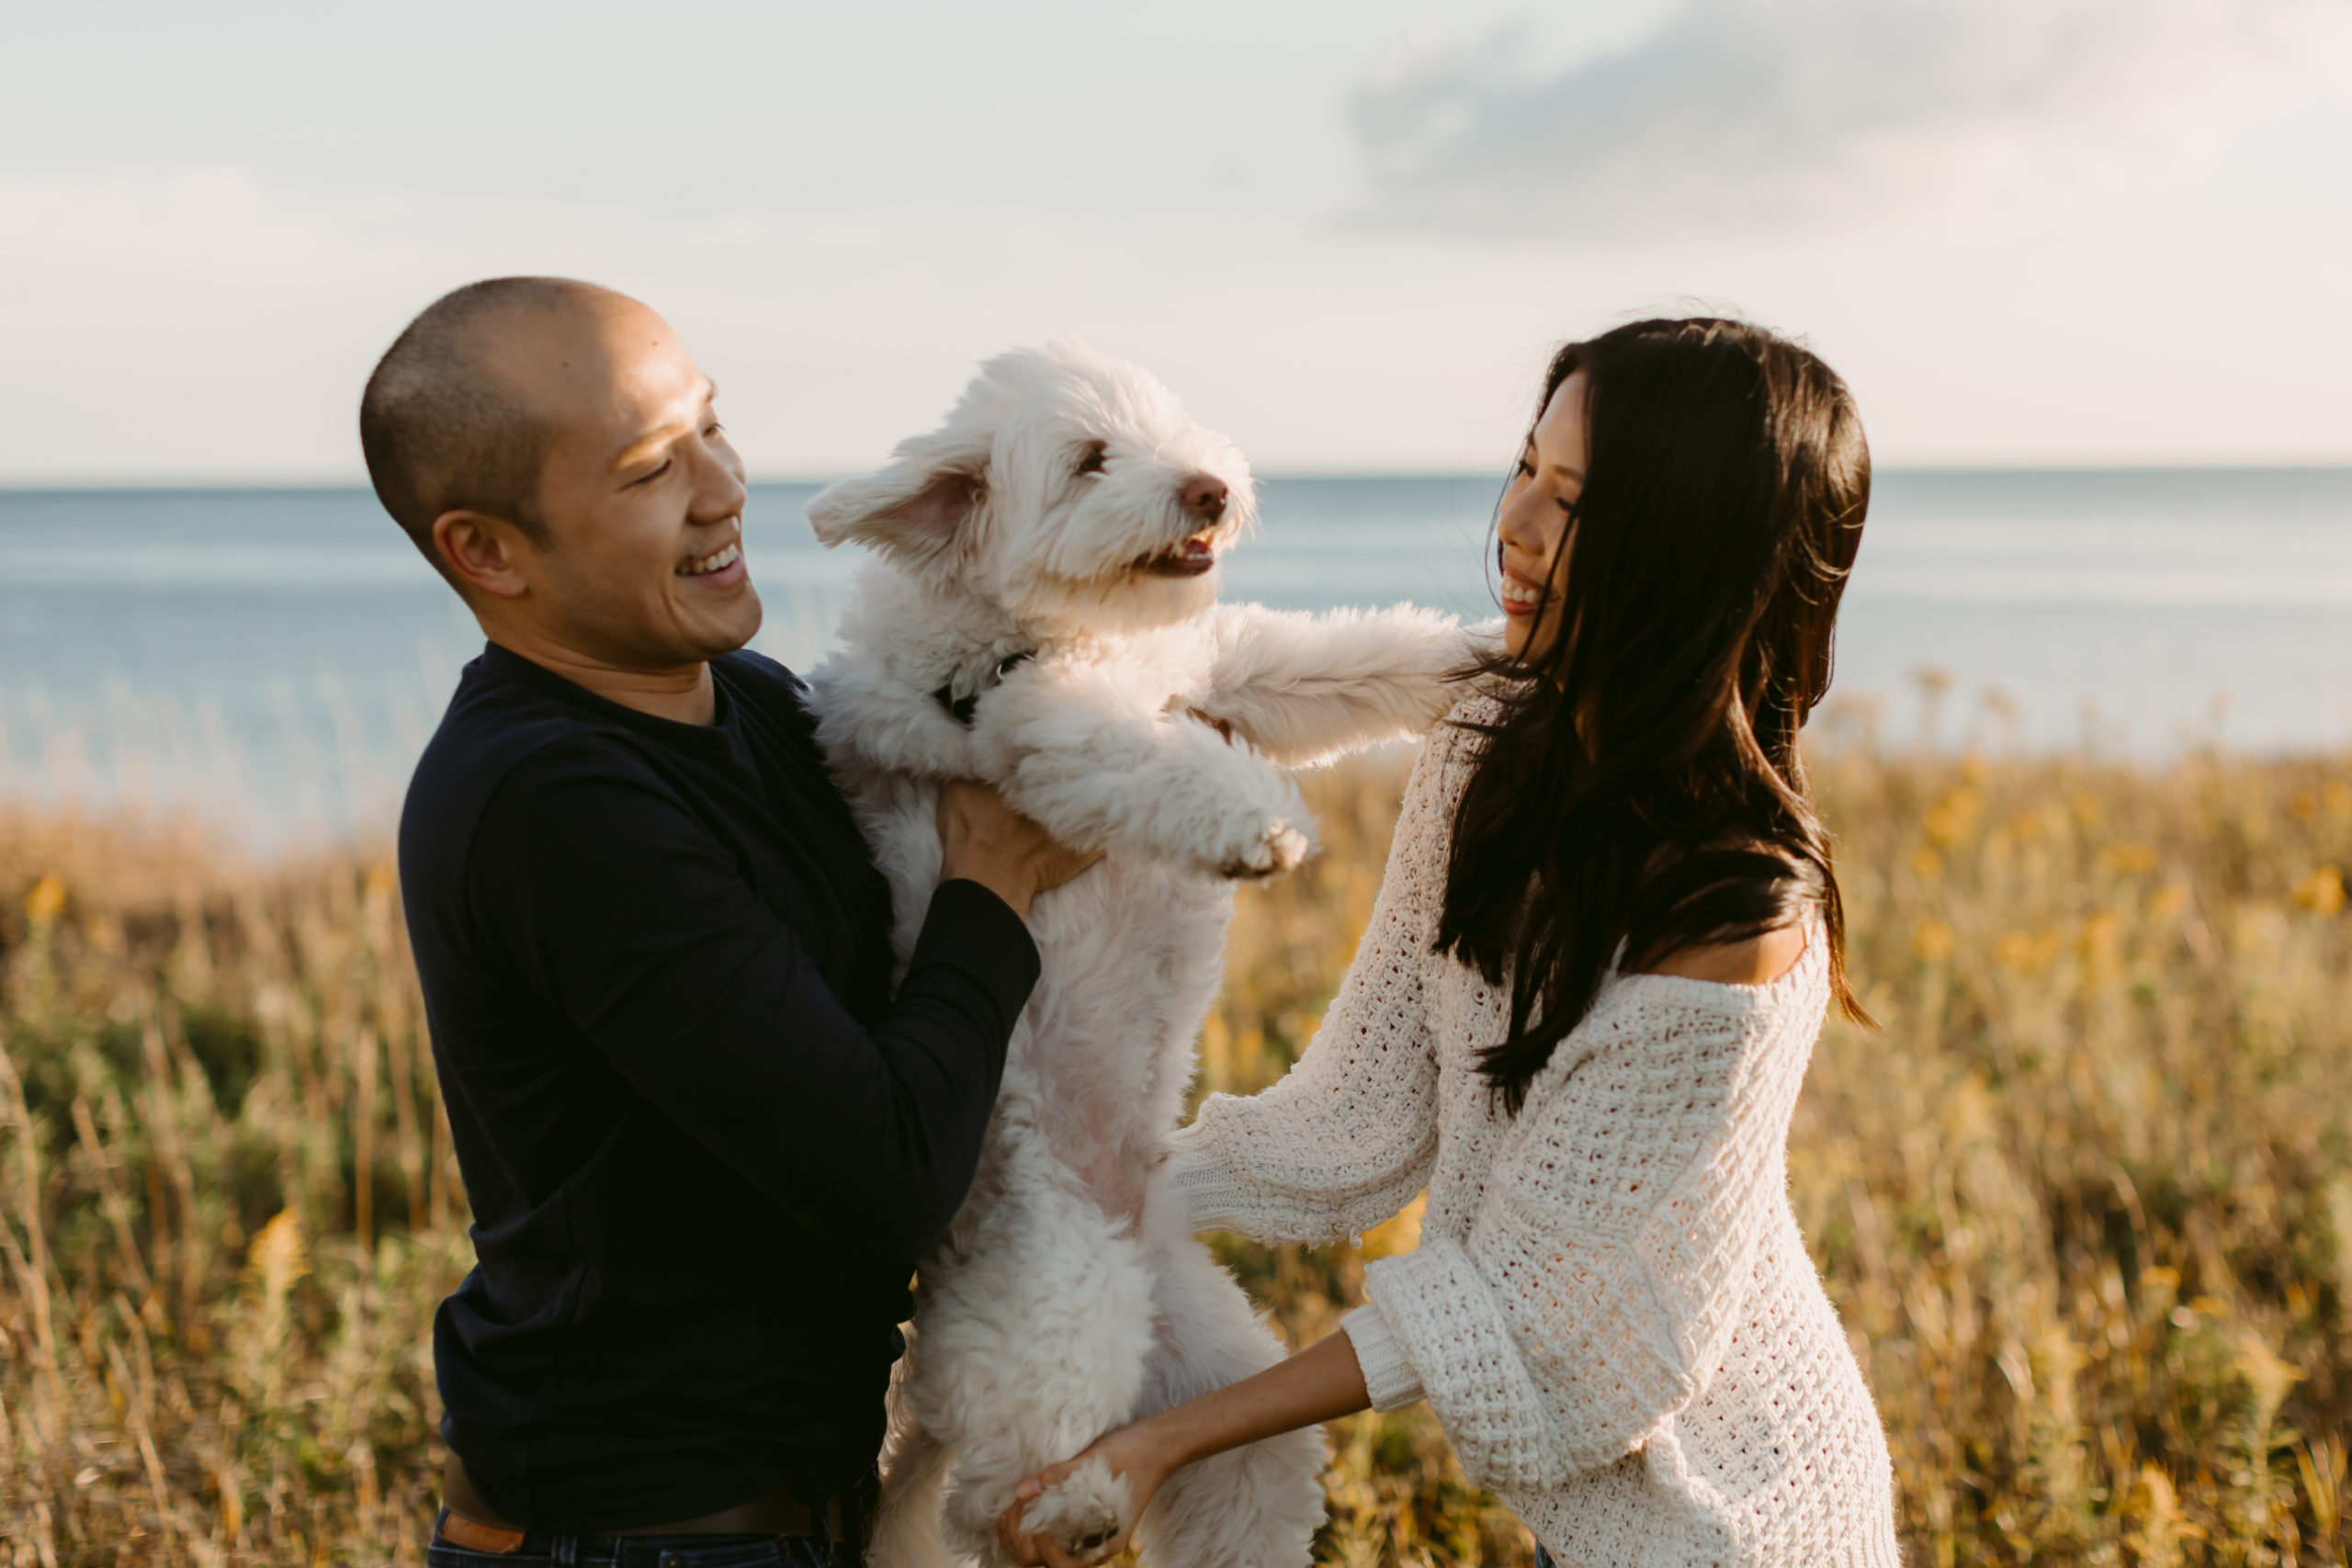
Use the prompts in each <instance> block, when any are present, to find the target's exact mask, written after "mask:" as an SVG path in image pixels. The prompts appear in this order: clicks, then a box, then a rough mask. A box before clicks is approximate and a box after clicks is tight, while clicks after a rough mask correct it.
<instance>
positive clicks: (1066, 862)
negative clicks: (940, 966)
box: [938, 779, 1103, 919]
mask: <svg viewBox="0 0 2352 1568" xmlns="http://www.w3.org/2000/svg"><path fill="white" fill-rule="evenodd" d="M938 819H939V849H940V861H939V879H940V880H941V881H942V882H946V881H950V880H952V879H954V878H957V877H963V878H967V879H968V880H970V881H973V882H977V883H978V884H979V885H980V886H983V887H985V888H987V889H988V890H989V892H991V893H993V894H995V895H996V896H997V897H1000V898H1001V899H1003V900H1004V901H1005V902H1006V903H1007V904H1009V905H1011V906H1012V912H1013V913H1014V914H1016V915H1019V916H1020V917H1021V918H1022V919H1028V918H1029V904H1030V901H1031V900H1032V899H1034V898H1035V897H1037V895H1038V894H1040V893H1043V892H1044V891H1045V890H1046V888H1048V887H1058V886H1061V885H1062V884H1063V883H1065V882H1068V881H1069V879H1070V878H1071V877H1073V876H1076V875H1077V874H1079V873H1080V872H1081V871H1084V870H1085V869H1086V868H1087V867H1088V866H1090V865H1092V864H1093V863H1095V862H1096V861H1098V860H1101V859H1102V858H1103V852H1102V851H1100V850H1073V849H1071V848H1070V847H1069V846H1068V845H1067V844H1064V843H1062V842H1060V841H1059V840H1056V839H1055V838H1054V837H1053V836H1052V835H1051V834H1049V833H1047V832H1046V829H1043V828H1040V827H1039V826H1037V824H1036V823H1035V822H1032V821H1031V820H1029V818H1026V817H1023V816H1022V815H1021V813H1019V812H1018V811H1015V810H1013V809H1012V807H1010V806H1007V805H1006V804H1005V803H1004V799H1003V797H1002V796H1001V795H998V794H997V792H996V791H995V790H994V789H992V788H990V787H989V785H987V784H972V783H970V782H968V781H967V780H963V779H951V780H949V781H948V782H947V783H946V784H942V785H940V787H939V818H938Z"/></svg>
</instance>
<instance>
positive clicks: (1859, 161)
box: [1351, 0, 2352, 240]
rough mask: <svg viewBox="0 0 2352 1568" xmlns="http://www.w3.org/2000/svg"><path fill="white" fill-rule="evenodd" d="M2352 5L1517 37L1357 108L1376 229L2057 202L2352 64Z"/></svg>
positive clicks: (2112, 7) (1967, 3) (2102, 5)
mask: <svg viewBox="0 0 2352 1568" xmlns="http://www.w3.org/2000/svg"><path fill="white" fill-rule="evenodd" d="M2347 24H2352V3H2347V0H1684V3H1683V4H1682V5H1681V6H1679V8H1677V9H1675V10H1673V11H1672V12H1670V13H1669V14H1668V16H1667V17H1666V18H1665V19H1664V20H1663V21H1662V22H1661V23H1660V24H1659V25H1658V26H1657V28H1655V29H1654V30H1652V31H1651V32H1650V33H1648V34H1647V35H1646V36H1645V37H1643V38H1641V39H1639V40H1638V41H1636V42H1634V43H1633V44H1632V45H1630V46H1629V47H1625V48H1623V49H1619V50H1616V51H1611V52H1609V53H1606V54H1602V55H1600V56H1597V57H1593V58H1588V59H1585V60H1581V61H1578V62H1575V63H1573V64H1570V65H1567V66H1566V67H1564V68H1558V69H1555V70H1551V71H1548V72H1543V71H1538V72H1533V73H1531V72H1529V71H1528V70H1527V69H1526V67H1525V66H1524V64H1523V63H1522V62H1524V61H1525V60H1527V59H1528V57H1529V56H1530V55H1532V53H1533V52H1534V39H1533V36H1532V33H1531V32H1530V31H1529V30H1528V29H1527V28H1509V29H1504V30H1502V31H1498V32H1497V33H1494V34H1491V35H1489V36H1488V37H1487V38H1485V39H1480V40H1477V41H1475V42H1472V43H1468V44H1456V45H1451V46H1444V45H1441V46H1437V47H1433V48H1424V49H1421V50H1419V51H1414V52H1411V53H1408V54H1406V55H1403V56H1400V57H1398V58H1397V59H1394V60H1392V61H1391V62H1389V63H1388V64H1387V65H1386V66H1385V67H1384V68H1382V69H1381V70H1379V71H1377V72H1375V73H1374V74H1373V75H1372V76H1370V77H1369V78H1368V79H1366V80H1365V81H1363V82H1362V83H1360V84H1359V85H1358V86H1357V87H1356V89H1355V91H1354V93H1353V95H1352V98H1351V111H1352V116H1353V119H1354V123H1355V129H1356V132H1357V135H1358V139H1359V141H1360V144H1361V147H1362V150H1363V153H1364V155H1365V158H1366V162H1367V164H1368V168H1369V173H1370V175H1371V180H1372V185H1373V191H1374V195H1373V199H1372V202H1371V203H1370V205H1369V208H1368V209H1366V211H1365V212H1364V213H1363V216H1365V217H1368V218H1370V219H1371V220H1374V221H1375V222H1380V223H1385V224H1395V225H1402V226H1409V227H1433V228H1452V229H1470V230H1478V231H1498V232H1513V231H1516V232H1525V233H1566V234H1574V235H1579V236H1585V237H1590V238H1596V239H1603V240H1645V239H1651V238H1655V237H1658V236H1661V235H1688V234H1691V233H1693V232H1703V231H1710V230H1724V229H1745V230H1754V229H1758V228H1762V229H1770V228H1775V227H1780V226H1782V225H1785V224H1788V223H1791V222H1798V221H1803V222H1813V221H1816V220H1822V219H1825V218H1834V219H1853V218H1857V217H1867V216H1870V215H1872V214H1876V213H1883V212H1884V211H1887V210H1889V209H1917V208H1919V207H1922V206H1936V205H1943V204H1949V203H1952V202H1970V201H1978V202H1985V201H1989V202H1992V203H1996V204H2002V203H2007V202H2010V201H2014V200H2018V199H2020V198H2023V199H2033V198H2035V197H2042V198H2046V197H2048V196H2049V195H2050V194H2052V193H2053V192H2063V191H2064V190H2068V189H2073V188H2079V187H2080V186H2082V185H2083V184H2084V183H2085V182H2086V180H2097V179H2099V178H2103V177H2111V176H2113V175H2116V174H2118V173H2131V172H2133V171H2146V170H2149V169H2163V168H2177V167H2179V166H2180V165H2181V164H2184V163H2194V162H2195V161H2196V160H2197V159H2198V158H2199V156H2200V155H2201V154H2203V153H2205V152H2210V151H2211V149H2212V148H2213V147H2214V146H2215V145H2216V144H2217V143H2218V142H2219V141H2220V140H2221V139H2222V138H2223V137H2225V136H2226V135H2227V134H2228V132H2229V131H2230V130H2231V129H2232V128H2233V126H2234V125H2235V124H2237V123H2238V122H2239V121H2241V120H2242V119H2243V118H2245V117H2246V116H2247V115H2249V114H2251V113H2256V112H2259V111H2260V110H2261V109H2262V108H2263V107H2265V106H2266V105H2270V104H2275V103H2276V102H2277V101H2278V96H2279V89H2280V86H2281V85H2282V84H2283V83H2308V82H2311V81H2312V80H2315V79H2318V78H2321V77H2323V76H2324V74H2325V73H2327V72H2328V71H2329V70H2330V69H2331V68H2338V69H2336V71H2335V73H2336V77H2337V82H2338V85H2339V86H2340V85H2341V81H2342V77H2343V72H2342V71H2341V70H2340V66H2341V64H2342V62H2343V61H2344V59H2345V56H2344V54H2343V53H2342V51H2340V50H2339V49H2336V48H2335V47H2334V46H2335V45H2337V44H2340V43H2341V42H2342V41H2343V40H2344V39H2345V38H2346V32H2347V30H2352V29H2348V28H2347Z"/></svg>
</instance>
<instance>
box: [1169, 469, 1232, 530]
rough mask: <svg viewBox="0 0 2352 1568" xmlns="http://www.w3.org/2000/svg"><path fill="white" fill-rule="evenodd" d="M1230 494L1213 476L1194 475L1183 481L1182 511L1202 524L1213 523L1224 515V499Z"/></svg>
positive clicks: (1223, 484)
mask: <svg viewBox="0 0 2352 1568" xmlns="http://www.w3.org/2000/svg"><path fill="white" fill-rule="evenodd" d="M1229 493H1231V492H1230V491H1227V489H1226V488H1225V481H1224V480H1223V479H1219V478H1217V477H1216V475H1215V474H1194V475H1193V477H1192V478H1191V479H1186V480H1185V481H1184V489H1183V491H1182V492H1181V496H1180V499H1181V500H1182V502H1183V506H1184V510H1185V511H1187V512H1189V513H1192V514H1193V516H1195V517H1197V518H1199V519H1200V520H1201V521H1202V522H1204V523H1214V522H1216V520H1217V519H1218V518H1220V517H1223V516H1224V515H1225V502H1226V497H1227V495H1228V494H1229Z"/></svg>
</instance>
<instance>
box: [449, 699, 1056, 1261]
mask: <svg viewBox="0 0 2352 1568" xmlns="http://www.w3.org/2000/svg"><path fill="white" fill-rule="evenodd" d="M470 860H471V864H470V867H469V874H468V876H467V879H466V880H467V886H468V889H469V900H470V902H471V903H472V906H473V919H475V921H476V922H477V924H478V926H479V929H480V930H481V932H482V937H483V940H484V942H487V943H491V944H493V946H494V950H495V951H498V952H501V953H503V954H504V955H505V961H506V962H507V963H508V964H511V965H512V966H513V967H514V968H515V971H516V972H517V973H518V975H519V976H521V977H522V978H523V979H524V980H525V981H526V983H527V985H528V986H529V988H530V989H531V990H532V991H533V992H534V993H536V994H537V996H539V997H540V998H544V999H545V1001H546V1003H547V1005H548V1006H549V1007H550V1008H552V1009H553V1010H555V1011H556V1012H557V1013H559V1014H560V1015H561V1016H562V1017H563V1018H564V1019H565V1020H566V1021H569V1022H570V1023H571V1026H572V1027H573V1028H574V1029H576V1030H578V1031H579V1032H580V1033H581V1034H582V1035H583V1036H585V1038H586V1039H587V1040H588V1041H589V1042H590V1043H592V1044H593V1045H594V1048H595V1049H596V1050H597V1051H598V1052H599V1053H601V1054H602V1055H604V1056H605V1059H606V1060H608V1061H609V1062H610V1063H611V1064H612V1066H613V1067H614V1068H615V1069H616V1071H617V1072H618V1073H619V1074H620V1076H621V1077H623V1078H625V1079H627V1080H628V1082H629V1083H630V1084H631V1085H633V1086H634V1087H635V1088H636V1089H637V1090H638V1091H639V1093H641V1094H643V1095H644V1096H645V1098H646V1099H647V1100H649V1101H650V1102H651V1103H652V1105H653V1107H654V1108H655V1109H656V1110H657V1111H660V1113H661V1114H662V1115H663V1116H666V1117H668V1118H669V1119H670V1120H671V1121H672V1122H674V1123H675V1124H676V1125H677V1126H678V1127H679V1128H680V1129H681V1130H682V1131H683V1132H684V1133H685V1134H686V1135H687V1136H689V1137H691V1138H693V1139H694V1140H695V1142H697V1143H699V1144H701V1145H703V1146H704V1147H706V1148H707V1149H708V1150H710V1151H711V1152H712V1153H713V1154H714V1155H716V1156H718V1158H719V1159H721V1160H723V1161H725V1162H726V1163H727V1164H728V1165H729V1166H730V1167H732V1168H734V1169H735V1170H736V1171H737V1172H738V1173H739V1174H740V1175H741V1176H742V1177H743V1178H744V1179H746V1180H747V1181H749V1182H751V1183H752V1186H754V1187H756V1188H757V1189H759V1190H761V1191H762V1192H763V1193H764V1194H765V1195H766V1196H767V1197H768V1198H769V1199H770V1200H771V1201H774V1202H775V1204H776V1205H777V1206H778V1207H780V1208H782V1209H783V1210H784V1211H785V1212H786V1213H789V1214H790V1215H791V1216H792V1217H793V1218H794V1219H795V1220H796V1221H797V1222H798V1223H799V1224H802V1225H804V1226H805V1227H807V1228H808V1229H809V1231H810V1232H811V1233H813V1234H814V1235H817V1236H819V1237H820V1239H823V1240H825V1241H827V1242H828V1243H830V1244H831V1245H833V1246H836V1247H841V1248H842V1249H843V1250H844V1251H847V1252H850V1253H853V1254H855V1255H858V1256H866V1257H879V1258H916V1257H920V1256H922V1254H923V1253H924V1252H926V1251H928V1250H929V1249H930V1247H931V1246H932V1244H933V1242H934V1241H936V1240H937V1239H938V1236H939V1235H940V1234H941V1233H942V1232H943V1231H944V1230H945V1229H946V1227H947V1224H948V1222H949V1221H950V1220H951V1219H953V1218H954V1217H955V1213H956V1208H957V1206H958V1205H960V1204H961V1203H962V1201H963V1200H964V1195H965V1191H966V1190H967V1188H968V1187H969V1186H970V1184H971V1179H972V1173H973V1171H974V1170H975V1169H976V1168H978V1162H979V1153H980V1145H981V1141H982V1138H983V1137H984V1135H985V1134H986V1131H987V1127H988V1119H989V1111H990V1108H991V1107H992V1106H993V1105H994V1103H995V1100H996V1091H997V1086H998V1081H999V1079H1000V1077H1001V1075H1002V1073H1003V1069H1004V1057H1005V1049H1006V1045H1007V1043H1008V1042H1009V1041H1010V1039H1011V1038H1012V1029H1013V1026H1014V1024H1015V1023H1016V1022H1017V1021H1019V1018H1020V1014H1021V1010H1022V1007H1023V1005H1024V1004H1025V1002H1026V1001H1027V999H1028V996H1029V992H1030V989H1031V987H1033V986H1034V985H1035V983H1036V978H1037V973H1038V964H1037V951H1036V947H1035V944H1034V943H1033V942H1031V940H1030V937H1029V932H1028V929H1027V928H1026V927H1025V926H1024V925H1023V923H1022V921H1021V919H1020V917H1018V916H1017V915H1015V914H1014V913H1013V912H1012V910H1011V909H1010V908H1007V907H1006V906H1005V904H1004V902H1003V900H1001V899H1000V898H998V897H996V896H995V895H994V894H993V893H990V892H989V890H988V889H987V888H985V887H982V886H979V885H978V884H977V883H970V882H948V883H944V884H943V885H942V886H940V888H939V890H938V892H937V893H936V894H935V895H934V896H933V899H932V903H931V908H930V912H929V915H928V918H927V919H926V920H925V922H924V925H923V929H922V934H921V936H920V937H919V938H918V939H917V941H916V943H915V949H914V954H913V958H912V961H911V962H910V964H909V966H908V969H907V973H906V976H905V978H904V979H903V980H901V981H900V982H899V988H898V992H897V995H896V997H895V998H893V1000H892V1001H891V1004H890V1006H889V1009H888V1012H887V1013H886V1014H885V1015H884V1016H883V1017H881V1018H880V1019H879V1020H878V1021H876V1023H875V1025H874V1027H872V1028H871V1029H868V1028H867V1027H866V1026H865V1025H864V1024H863V1023H861V1022H860V1021H858V1020H857V1019H856V1018H854V1017H853V1016H852V1015H851V1014H850V1013H849V1011H848V1010H846V1009H845V1008H843V1007H842V1004H841V1002H840V1000H839V999H838V998H836V997H835V996H834V995H833V992H832V990H831V987H829V986H828V985H827V984H826V981H825V978H824V976H823V975H822V974H821V973H820V972H819V970H818V968H817V966H816V964H815V963H814V962H813V961H812V960H811V958H810V957H809V953H808V951H807V949H806V948H805V947H804V945H803V943H802V941H801V937H800V933H799V932H798V931H796V930H795V929H794V928H793V926H792V924H791V922H790V921H788V920H786V919H782V918H780V917H779V916H778V915H777V913H776V912H775V909H773V908H771V907H770V906H769V905H768V904H767V903H766V902H765V901H763V899H762V898H761V897H760V895H759V894H758V893H757V892H756V891H755V890H754V889H753V888H752V885H751V884H750V883H749V881H747V880H746V878H745V877H744V875H743V874H742V873H741V870H740V869H739V868H738V867H737V865H736V863H735V862H734V860H733V858H732V856H731V855H730V854H729V852H728V851H727V850H726V849H725V848H724V847H723V846H722V845H721V844H720V843H719V841H718V840H717V839H716V838H715V837H714V836H713V835H712V834H711V833H710V832H709V831H708V829H706V828H705V827H704V826H703V824H702V823H701V821H700V820H699V819H698V818H696V817H695V815H694V813H693V812H692V811H691V810H690V809H688V808H687V807H686V806H685V805H684V803H683V802H682V801H680V800H678V799H677V798H676V797H675V796H674V795H672V794H670V793H669V791H668V790H667V788H666V787H665V786H664V785H663V784H662V782H661V781H660V780H659V779H658V778H656V777H654V776H653V775H652V774H651V773H650V772H645V773H643V774H642V776H640V774H639V773H638V772H634V771H632V770H631V769H630V768H629V767H628V765H627V764H626V763H625V762H616V761H614V760H613V759H611V758H609V757H607V756H606V755H605V754H604V753H603V752H602V751H601V750H598V749H595V748H589V747H571V746H567V745H557V746H551V747H548V748H544V749H542V750H540V751H539V752H538V753H537V754H536V755H535V756H534V757H533V758H532V759H531V760H530V761H529V762H528V763H526V765H525V766H524V768H522V769H518V770H517V772H516V774H515V775H514V776H511V777H510V779H509V781H508V782H507V783H506V784H504V785H503V786H502V788H501V791H500V794H499V795H498V796H497V797H496V798H495V799H494V800H493V801H492V805H491V807H490V809H489V810H488V811H487V812H486V813H485V814H484V816H483V818H482V821H481V828H480V829H479V831H478V833H477V836H476V841H475V844H474V847H473V850H472V852H471V857H470Z"/></svg>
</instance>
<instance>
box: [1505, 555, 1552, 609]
mask: <svg viewBox="0 0 2352 1568" xmlns="http://www.w3.org/2000/svg"><path fill="white" fill-rule="evenodd" d="M1501 570H1502V577H1503V582H1502V592H1501V598H1502V602H1503V614H1504V615H1537V614H1539V613H1541V612H1542V610H1543V608H1544V604H1545V602H1546V601H1548V600H1549V599H1550V598H1551V593H1550V591H1549V590H1547V589H1546V588H1545V587H1544V584H1542V583H1541V582H1537V581H1534V580H1532V579H1531V578H1529V577H1527V576H1525V575H1524V574H1522V573H1521V572H1517V571H1514V570H1511V568H1510V566H1509V565H1508V564H1505V565H1504V566H1503V567H1502V569H1501Z"/></svg>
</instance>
